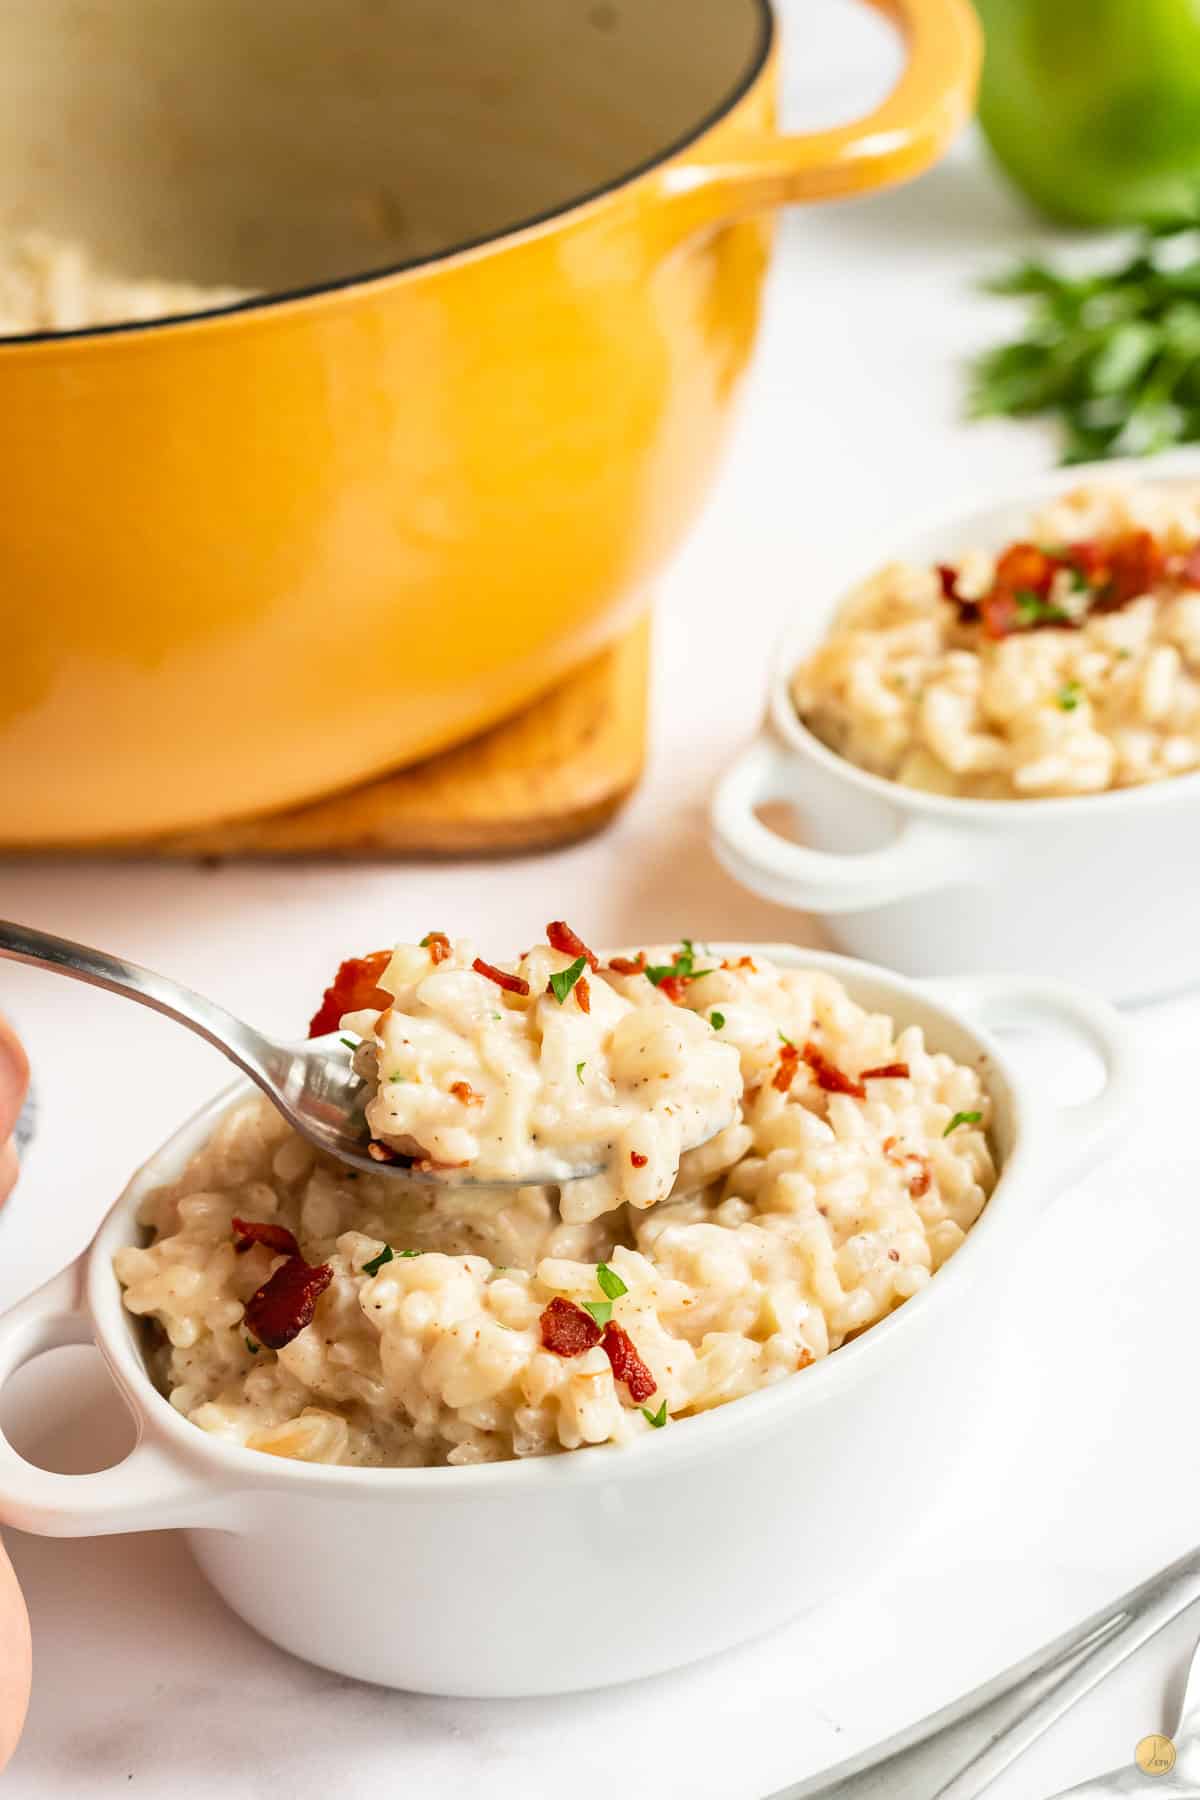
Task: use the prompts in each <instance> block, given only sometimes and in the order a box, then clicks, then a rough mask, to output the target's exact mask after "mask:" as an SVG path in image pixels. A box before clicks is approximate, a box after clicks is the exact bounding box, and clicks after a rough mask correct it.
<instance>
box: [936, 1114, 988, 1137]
mask: <svg viewBox="0 0 1200 1800" xmlns="http://www.w3.org/2000/svg"><path fill="white" fill-rule="evenodd" d="M982 1117H983V1114H982V1113H981V1112H959V1113H955V1115H954V1117H953V1118H952V1119H951V1121H950V1123H949V1124H948V1125H947V1127H946V1129H945V1131H943V1133H942V1136H943V1137H944V1138H946V1137H949V1136H950V1133H951V1132H952V1131H957V1130H958V1128H959V1126H960V1125H978V1123H979V1121H980V1119H982Z"/></svg>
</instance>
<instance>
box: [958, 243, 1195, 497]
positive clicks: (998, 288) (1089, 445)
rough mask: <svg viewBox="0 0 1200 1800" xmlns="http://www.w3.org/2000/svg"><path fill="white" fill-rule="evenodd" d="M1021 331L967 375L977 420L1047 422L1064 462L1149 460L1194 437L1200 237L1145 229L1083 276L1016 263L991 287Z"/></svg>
mask: <svg viewBox="0 0 1200 1800" xmlns="http://www.w3.org/2000/svg"><path fill="white" fill-rule="evenodd" d="M987 285H988V287H989V288H990V289H991V291H992V292H993V293H1000V294H1008V295H1011V296H1014V297H1015V298H1016V299H1017V300H1019V301H1020V302H1021V303H1022V305H1023V306H1024V308H1025V313H1026V318H1025V325H1024V329H1023V330H1022V332H1021V334H1020V335H1019V336H1017V337H1014V338H1013V339H1011V340H1010V341H1009V342H1007V343H1004V344H1001V345H999V346H998V347H997V348H996V349H993V350H989V351H987V352H986V353H985V354H984V355H983V356H980V357H978V358H977V359H976V361H975V363H974V365H973V367H972V370H971V384H970V393H969V401H968V405H969V410H970V413H971V415H972V416H973V417H975V418H984V417H988V416H993V417H995V416H1002V417H1012V418H1021V417H1025V418H1033V417H1042V418H1053V419H1055V420H1056V421H1057V422H1058V425H1059V427H1060V433H1061V438H1060V442H1061V448H1062V460H1063V462H1067V463H1072V462H1084V461H1089V462H1090V461H1093V460H1095V459H1097V458H1102V457H1107V456H1145V455H1147V454H1149V453H1150V452H1152V451H1155V450H1161V449H1164V448H1165V447H1166V446H1167V445H1169V444H1175V443H1187V442H1191V441H1194V440H1195V439H1197V438H1200V384H1198V383H1197V373H1198V370H1200V237H1198V236H1197V233H1196V232H1195V230H1194V229H1192V230H1188V229H1186V228H1176V229H1174V230H1166V231H1158V232H1151V231H1148V232H1145V233H1143V235H1142V237H1141V239H1140V241H1139V242H1137V243H1136V244H1134V246H1133V247H1132V252H1131V253H1129V254H1126V255H1125V256H1124V257H1123V258H1118V259H1117V260H1115V261H1111V262H1109V263H1108V264H1107V265H1103V266H1099V267H1096V268H1094V269H1093V271H1092V272H1091V273H1085V274H1082V275H1081V274H1075V273H1072V274H1066V273H1060V272H1059V271H1058V270H1057V269H1054V268H1051V267H1050V266H1048V265H1047V264H1045V263H1023V264H1021V265H1020V266H1018V267H1017V268H1015V269H1013V270H1012V271H1010V272H1009V273H1007V274H1005V275H1002V276H1001V277H999V278H998V279H996V280H994V281H991V282H989V283H988V284H987Z"/></svg>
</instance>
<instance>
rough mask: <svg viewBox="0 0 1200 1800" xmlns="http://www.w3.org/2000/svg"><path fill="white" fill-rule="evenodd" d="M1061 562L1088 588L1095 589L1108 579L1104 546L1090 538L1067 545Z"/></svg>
mask: <svg viewBox="0 0 1200 1800" xmlns="http://www.w3.org/2000/svg"><path fill="white" fill-rule="evenodd" d="M1063 561H1064V562H1065V563H1066V564H1067V565H1068V567H1070V568H1072V569H1074V571H1075V573H1076V574H1077V575H1080V576H1082V578H1083V580H1084V581H1086V582H1087V583H1088V586H1089V587H1096V586H1098V585H1099V583H1101V582H1103V581H1107V579H1108V569H1107V567H1106V564H1105V550H1104V546H1103V545H1102V544H1097V543H1095V542H1094V541H1093V540H1092V539H1091V538H1081V539H1080V540H1079V542H1078V543H1074V544H1068V545H1067V548H1066V553H1065V555H1064V558H1063Z"/></svg>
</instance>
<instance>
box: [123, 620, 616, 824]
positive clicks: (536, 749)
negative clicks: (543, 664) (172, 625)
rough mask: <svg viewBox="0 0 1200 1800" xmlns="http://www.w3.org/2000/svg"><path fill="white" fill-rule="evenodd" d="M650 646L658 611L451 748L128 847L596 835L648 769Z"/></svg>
mask: <svg viewBox="0 0 1200 1800" xmlns="http://www.w3.org/2000/svg"><path fill="white" fill-rule="evenodd" d="M649 650H650V621H649V618H648V617H647V618H644V619H643V620H641V621H640V623H639V624H637V625H636V626H635V627H634V628H633V629H632V630H631V631H630V632H628V633H627V634H626V635H625V636H624V637H623V638H621V639H619V640H618V641H617V642H616V643H615V644H613V645H612V646H611V647H610V648H609V649H607V650H605V651H603V652H602V653H601V655H599V656H597V657H595V658H593V660H592V661H591V662H589V663H587V664H586V665H585V666H584V667H583V668H582V669H580V670H578V671H577V672H576V673H575V674H574V675H572V676H570V677H569V678H568V679H567V680H566V681H564V682H563V683H562V684H561V685H560V686H559V687H557V688H555V689H553V690H552V692H550V693H549V694H545V695H543V696H542V698H541V699H539V700H536V701H534V702H533V704H532V705H530V706H528V707H526V708H525V710H524V711H523V712H521V713H518V714H517V715H516V716H515V717H514V718H512V719H508V720H506V721H505V722H504V723H503V724H501V725H497V726H494V727H493V729H492V730H491V731H487V732H484V733H483V734H482V736H480V737H477V738H473V739H471V741H470V742H469V743H466V744H460V745H458V746H456V747H455V748H454V749H452V750H446V751H443V753H442V754H441V755H440V756H434V757H430V758H429V760H428V761H426V762H422V763H416V764H414V765H413V766H412V767H411V768H407V769H400V770H398V771H397V772H396V773H395V774H393V775H385V776H382V777H380V778H379V779H378V780H375V781H369V782H366V783H364V784H363V786H361V787H356V788H351V789H350V790H349V791H347V792H346V793H342V794H336V795H334V796H332V797H331V798H329V799H326V800H318V801H315V802H313V803H312V804H311V805H308V806H298V807H294V808H291V809H289V810H288V811H287V812H279V813H271V814H267V815H264V816H263V817H261V818H254V819H241V820H237V821H234V822H231V823H229V824H226V825H214V826H206V827H205V828H204V829H203V830H200V831H188V832H181V833H178V834H175V835H172V836H170V837H165V838H156V839H154V840H150V841H147V840H143V841H141V842H139V843H136V844H128V845H122V846H118V847H117V853H118V854H120V853H121V852H124V853H126V854H130V855H138V856H162V857H174V858H180V857H197V856H199V857H289V856H345V857H403V856H429V855H436V856H472V855H492V856H495V855H501V854H504V853H508V852H514V851H522V850H524V851H529V850H546V849H549V848H551V847H552V846H554V845H556V844H565V843H568V842H570V841H571V840H572V839H575V838H581V837H586V836H587V835H588V834H589V833H591V832H593V831H597V830H599V828H600V827H601V826H602V825H604V824H606V823H607V821H608V820H609V819H611V818H612V816H613V814H614V813H615V812H616V811H617V810H618V808H619V807H620V806H621V805H622V803H623V802H624V801H625V800H626V799H628V797H629V795H630V794H631V793H632V791H633V789H634V787H635V786H636V784H637V781H638V777H639V776H640V774H641V771H642V764H643V762H644V760H645V753H646V718H647V684H648V677H649ZM103 854H104V855H106V856H108V855H112V854H113V850H112V848H111V847H108V846H106V847H105V850H104V852H103Z"/></svg>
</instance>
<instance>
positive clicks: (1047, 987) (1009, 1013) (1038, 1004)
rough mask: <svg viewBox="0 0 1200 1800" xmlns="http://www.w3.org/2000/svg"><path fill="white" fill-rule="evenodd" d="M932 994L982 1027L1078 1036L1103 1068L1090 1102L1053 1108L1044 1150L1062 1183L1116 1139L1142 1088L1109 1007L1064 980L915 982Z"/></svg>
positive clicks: (1121, 1023) (1047, 1107)
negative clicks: (1039, 1029)
mask: <svg viewBox="0 0 1200 1800" xmlns="http://www.w3.org/2000/svg"><path fill="white" fill-rule="evenodd" d="M918 985H919V986H920V987H921V988H922V990H923V991H924V992H925V993H927V994H929V995H930V996H931V997H932V998H933V999H935V1000H938V1001H942V1002H944V1003H945V1004H946V1005H948V1006H952V1007H955V1008H957V1010H958V1011H960V1012H964V1013H966V1014H967V1016H968V1017H969V1018H971V1019H974V1020H976V1021H977V1022H978V1023H979V1024H980V1025H981V1026H982V1027H983V1029H984V1030H985V1031H988V1030H991V1031H999V1030H1001V1029H1003V1028H1004V1027H1005V1026H1009V1027H1012V1026H1018V1027H1019V1026H1030V1025H1032V1026H1040V1027H1042V1028H1043V1029H1049V1030H1051V1031H1056V1032H1059V1033H1064V1034H1066V1035H1067V1036H1069V1037H1074V1038H1080V1039H1082V1040H1083V1042H1084V1043H1085V1044H1087V1045H1088V1046H1089V1048H1090V1049H1092V1050H1094V1051H1095V1052H1096V1054H1097V1056H1098V1057H1099V1058H1100V1061H1101V1063H1102V1064H1103V1065H1104V1085H1103V1087H1102V1088H1101V1089H1100V1092H1099V1093H1098V1094H1096V1095H1095V1096H1094V1097H1093V1098H1092V1099H1091V1100H1084V1101H1082V1102H1079V1103H1077V1104H1075V1105H1069V1106H1055V1105H1054V1104H1053V1103H1052V1102H1048V1101H1046V1100H1041V1102H1040V1103H1041V1107H1042V1110H1043V1112H1044V1113H1047V1114H1048V1115H1049V1119H1048V1127H1047V1135H1048V1136H1049V1138H1050V1139H1051V1146H1050V1155H1051V1156H1052V1157H1053V1158H1054V1160H1055V1161H1056V1162H1057V1164H1058V1167H1059V1171H1060V1173H1061V1174H1062V1176H1063V1178H1064V1184H1069V1183H1070V1182H1073V1181H1076V1180H1078V1179H1079V1177H1080V1176H1082V1175H1085V1174H1086V1173H1087V1171H1088V1170H1089V1169H1090V1168H1092V1167H1093V1166H1094V1165H1095V1164H1096V1163H1098V1162H1099V1161H1100V1159H1101V1158H1102V1157H1103V1156H1104V1154H1105V1152H1106V1151H1107V1150H1109V1149H1110V1148H1111V1147H1112V1146H1113V1145H1114V1143H1115V1141H1116V1140H1117V1139H1118V1138H1119V1137H1120V1136H1121V1134H1122V1133H1123V1131H1124V1129H1125V1127H1126V1126H1127V1124H1128V1121H1129V1117H1130V1114H1131V1112H1132V1110H1133V1107H1134V1104H1135V1102H1136V1100H1137V1097H1138V1092H1139V1088H1140V1085H1141V1077H1140V1071H1139V1063H1138V1058H1137V1056H1136V1055H1135V1053H1134V1047H1133V1036H1132V1033H1131V1031H1130V1029H1129V1026H1128V1024H1127V1023H1126V1021H1125V1020H1124V1019H1123V1018H1122V1016H1121V1014H1120V1013H1119V1012H1118V1011H1117V1009H1116V1007H1115V1006H1110V1005H1109V1003H1108V1001H1107V1000H1102V999H1101V998H1100V997H1099V995H1098V994H1090V993H1088V992H1087V991H1086V990H1085V989H1083V988H1078V987H1074V986H1072V984H1071V983H1070V982H1068V981H1051V980H1041V979H1040V978H1035V977H1024V976H1009V975H967V976H961V977H960V976H957V975H947V976H936V977H934V978H933V979H932V980H928V981H922V982H920V983H919V984H918Z"/></svg>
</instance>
